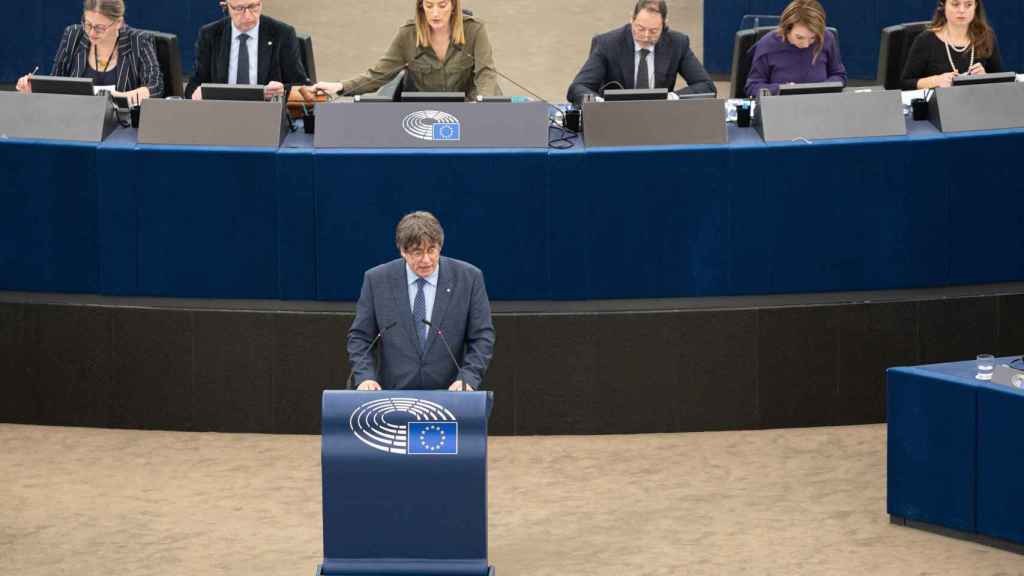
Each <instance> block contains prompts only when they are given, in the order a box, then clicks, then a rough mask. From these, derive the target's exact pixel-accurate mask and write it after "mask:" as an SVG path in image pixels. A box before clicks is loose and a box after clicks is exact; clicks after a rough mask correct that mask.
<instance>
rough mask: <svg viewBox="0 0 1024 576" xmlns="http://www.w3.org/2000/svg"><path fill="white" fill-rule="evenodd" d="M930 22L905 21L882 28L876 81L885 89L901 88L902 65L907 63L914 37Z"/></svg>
mask: <svg viewBox="0 0 1024 576" xmlns="http://www.w3.org/2000/svg"><path fill="white" fill-rule="evenodd" d="M929 24H931V22H928V21H924V22H907V23H904V24H896V25H894V26H887V27H885V28H882V42H881V44H880V45H879V47H878V78H877V80H876V81H877V82H878V83H879V84H881V85H883V86H885V89H886V90H899V89H901V88H902V84H903V82H902V79H903V66H904V65H905V64H906V63H907V56H908V55H909V54H910V47H911V46H913V45H914V39H916V38H917V36H918V35H919V34H921V32H924V31H925V30H926V29H927V28H928V25H929Z"/></svg>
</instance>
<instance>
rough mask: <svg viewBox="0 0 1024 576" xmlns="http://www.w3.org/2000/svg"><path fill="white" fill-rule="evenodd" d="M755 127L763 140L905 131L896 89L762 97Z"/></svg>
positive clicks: (848, 136)
mask: <svg viewBox="0 0 1024 576" xmlns="http://www.w3.org/2000/svg"><path fill="white" fill-rule="evenodd" d="M755 126H756V128H757V131H758V132H759V133H760V134H761V137H762V138H764V141H765V142H789V141H793V140H826V139H833V138H870V137H878V136H906V134H907V123H906V120H905V119H904V117H903V98H902V95H901V93H900V91H899V90H880V91H872V92H865V93H857V92H843V93H839V94H801V95H794V96H762V97H761V98H760V99H759V100H758V103H757V120H756V122H755Z"/></svg>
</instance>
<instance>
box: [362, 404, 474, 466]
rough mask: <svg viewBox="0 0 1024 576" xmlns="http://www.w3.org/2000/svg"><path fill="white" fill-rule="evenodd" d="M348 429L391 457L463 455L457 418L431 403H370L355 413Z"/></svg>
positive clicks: (442, 407) (371, 446) (367, 443)
mask: <svg viewBox="0 0 1024 576" xmlns="http://www.w3.org/2000/svg"><path fill="white" fill-rule="evenodd" d="M348 426H349V429H351V430H352V434H353V435H355V437H356V438H357V439H358V440H359V441H360V442H362V443H363V444H366V445H367V446H369V447H370V448H373V449H375V450H380V451H382V452H387V453H389V454H406V455H457V454H458V453H459V423H458V421H456V420H455V415H454V414H452V413H451V411H450V410H448V409H447V408H445V407H444V406H441V405H440V404H438V403H436V402H431V401H429V400H421V399H416V398H382V399H380V400H373V401H370V402H366V403H364V404H362V405H360V406H359V407H357V408H356V409H355V410H353V411H352V415H351V416H350V417H349V419H348Z"/></svg>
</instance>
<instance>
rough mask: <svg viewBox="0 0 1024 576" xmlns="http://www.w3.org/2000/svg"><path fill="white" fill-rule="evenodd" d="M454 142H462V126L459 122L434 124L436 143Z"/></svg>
mask: <svg viewBox="0 0 1024 576" xmlns="http://www.w3.org/2000/svg"><path fill="white" fill-rule="evenodd" d="M446 140H447V141H453V142H458V141H459V140H462V125H461V124H459V123H457V122H452V123H448V122H438V123H436V124H434V141H435V142H437V141H441V142H443V141H446Z"/></svg>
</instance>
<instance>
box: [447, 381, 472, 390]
mask: <svg viewBox="0 0 1024 576" xmlns="http://www.w3.org/2000/svg"><path fill="white" fill-rule="evenodd" d="M462 389H463V384H462V380H456V381H455V382H452V385H451V386H449V387H448V390H449V391H451V392H462ZM465 389H466V392H472V391H473V387H472V386H470V385H469V384H466V385H465Z"/></svg>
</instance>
